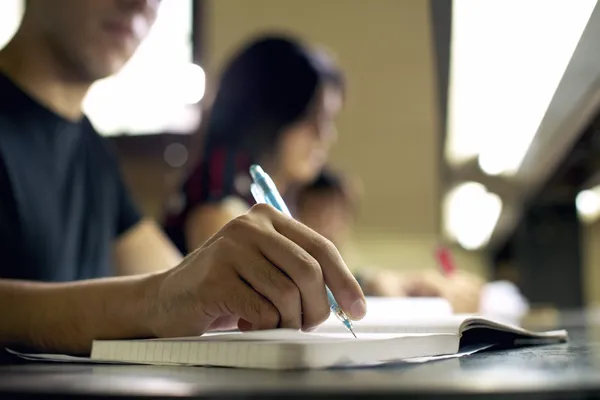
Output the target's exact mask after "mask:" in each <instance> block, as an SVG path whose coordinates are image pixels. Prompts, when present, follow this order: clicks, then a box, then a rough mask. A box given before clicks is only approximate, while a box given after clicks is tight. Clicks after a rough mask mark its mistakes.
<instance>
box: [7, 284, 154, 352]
mask: <svg viewBox="0 0 600 400" xmlns="http://www.w3.org/2000/svg"><path fill="white" fill-rule="evenodd" d="M155 281H156V275H145V276H134V277H127V278H109V279H95V280H88V281H80V282H72V283H59V284H54V283H37V282H27V281H13V280H2V279H0V318H1V323H0V345H3V346H10V345H26V346H32V347H34V348H36V349H39V350H44V351H53V352H62V353H68V354H86V353H88V352H89V351H90V348H91V344H92V340H94V339H116V338H140V337H148V336H151V335H152V332H151V331H150V329H149V328H148V323H147V320H148V317H149V315H150V314H151V310H149V308H148V304H152V301H151V299H149V297H151V296H152V293H153V287H155ZM148 300H150V301H148Z"/></svg>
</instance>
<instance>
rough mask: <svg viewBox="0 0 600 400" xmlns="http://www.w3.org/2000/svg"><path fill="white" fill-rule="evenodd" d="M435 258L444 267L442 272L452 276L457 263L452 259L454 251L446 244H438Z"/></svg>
mask: <svg viewBox="0 0 600 400" xmlns="http://www.w3.org/2000/svg"><path fill="white" fill-rule="evenodd" d="M435 258H436V260H437V262H438V264H439V265H440V268H441V269H442V273H443V274H444V275H446V277H450V276H452V275H453V274H454V272H455V271H456V264H455V263H454V260H453V259H452V253H451V252H450V249H448V248H447V247H444V246H438V247H437V249H436V250H435Z"/></svg>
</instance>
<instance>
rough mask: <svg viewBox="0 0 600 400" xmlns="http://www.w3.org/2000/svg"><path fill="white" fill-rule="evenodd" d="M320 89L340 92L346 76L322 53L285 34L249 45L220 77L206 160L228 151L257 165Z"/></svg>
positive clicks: (207, 134) (208, 128) (206, 142)
mask: <svg viewBox="0 0 600 400" xmlns="http://www.w3.org/2000/svg"><path fill="white" fill-rule="evenodd" d="M324 84H332V85H334V86H335V87H337V88H339V89H340V90H342V91H343V87H344V77H343V75H342V73H341V72H340V71H339V70H338V69H337V68H336V67H335V65H334V63H333V62H332V60H331V59H329V58H328V57H327V55H325V54H324V53H320V52H318V51H316V50H313V49H310V48H308V47H306V46H304V45H303V44H302V43H301V42H300V41H298V40H297V39H294V38H292V37H291V36H288V35H283V34H272V35H262V36H260V37H258V38H256V39H254V40H252V41H251V42H249V43H248V44H247V45H246V46H245V47H244V48H243V49H242V50H241V51H240V52H239V53H237V54H236V55H234V57H233V58H232V59H231V60H230V62H229V63H228V65H227V66H226V68H225V70H224V72H223V74H222V75H221V78H220V82H219V85H218V88H217V94H216V97H215V99H214V102H213V104H212V107H211V109H210V111H209V115H208V121H207V125H206V127H205V131H204V140H203V141H204V146H203V147H204V158H206V156H208V155H210V154H211V153H212V152H213V151H214V150H215V148H221V149H222V148H226V149H227V151H229V152H231V151H233V152H241V153H243V154H245V155H246V156H247V157H249V158H250V159H251V160H252V161H253V162H261V161H262V159H263V158H264V156H267V155H271V154H273V152H274V151H275V147H276V145H277V143H278V140H279V137H280V135H281V133H282V132H283V131H284V130H285V128H287V127H289V126H290V125H292V124H294V123H295V122H297V121H298V120H300V119H301V118H302V117H304V116H305V115H306V113H307V112H308V111H309V105H310V104H311V102H312V100H313V99H314V97H315V94H316V93H317V91H318V90H319V88H320V87H322V86H323V85H324Z"/></svg>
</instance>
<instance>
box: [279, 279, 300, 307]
mask: <svg viewBox="0 0 600 400" xmlns="http://www.w3.org/2000/svg"><path fill="white" fill-rule="evenodd" d="M279 296H280V297H281V302H282V303H283V304H285V305H291V304H295V303H296V304H299V303H300V299H301V297H300V290H299V289H298V287H297V286H296V285H294V284H293V283H292V282H291V281H290V280H289V279H285V280H282V281H281V283H280V284H279Z"/></svg>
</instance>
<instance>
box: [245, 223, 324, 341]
mask: <svg viewBox="0 0 600 400" xmlns="http://www.w3.org/2000/svg"><path fill="white" fill-rule="evenodd" d="M256 240H257V244H258V246H259V248H261V249H264V250H262V251H263V253H264V255H265V256H266V258H268V259H269V260H270V261H271V262H272V263H273V264H274V265H276V266H277V267H278V268H279V270H281V271H282V272H283V273H285V275H286V278H287V277H289V278H287V281H288V282H289V283H291V284H292V285H294V287H295V289H296V292H295V293H297V294H298V297H297V300H298V305H300V303H301V309H302V313H303V315H302V318H301V320H300V322H301V326H302V328H303V329H310V328H313V327H315V326H317V325H320V324H321V323H322V322H323V321H325V320H326V319H327V318H328V317H329V315H330V313H331V311H330V308H329V302H328V301H327V293H326V292H325V283H324V281H323V273H322V272H321V266H320V265H319V263H318V262H317V260H315V259H314V258H313V257H312V256H311V255H310V254H308V253H307V252H306V251H305V250H303V249H302V248H301V247H300V246H298V245H297V244H295V243H294V242H292V241H291V240H289V239H287V238H286V237H284V236H282V235H280V234H279V233H277V232H275V231H272V232H270V233H269V232H265V233H264V234H261V235H257V238H256ZM283 273H282V275H283ZM269 278H270V277H267V278H266V279H269ZM285 289H286V290H289V292H290V295H291V294H292V293H294V292H293V291H292V289H291V288H289V289H288V288H285ZM295 293H294V294H295ZM269 299H270V297H269ZM275 305H276V306H277V304H275ZM277 308H278V309H279V306H277ZM280 310H281V309H280ZM282 318H283V316H282Z"/></svg>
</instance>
